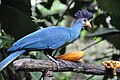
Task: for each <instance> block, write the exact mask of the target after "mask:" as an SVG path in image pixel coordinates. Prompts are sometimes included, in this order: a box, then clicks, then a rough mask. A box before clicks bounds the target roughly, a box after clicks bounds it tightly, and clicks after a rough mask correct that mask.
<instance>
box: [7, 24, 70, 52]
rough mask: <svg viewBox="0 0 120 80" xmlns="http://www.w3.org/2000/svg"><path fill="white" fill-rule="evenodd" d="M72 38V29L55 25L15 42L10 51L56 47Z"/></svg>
mask: <svg viewBox="0 0 120 80" xmlns="http://www.w3.org/2000/svg"><path fill="white" fill-rule="evenodd" d="M69 39H70V30H69V29H68V28H65V27H59V26H53V27H49V28H43V29H40V30H38V31H35V32H33V33H31V34H29V35H27V36H25V37H23V38H21V39H20V40H18V41H17V42H15V43H14V44H13V46H12V47H11V48H10V49H8V52H13V51H17V50H21V49H29V50H38V49H56V48H59V47H61V46H62V45H64V44H65V43H66V42H67V41H69Z"/></svg>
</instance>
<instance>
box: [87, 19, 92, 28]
mask: <svg viewBox="0 0 120 80" xmlns="http://www.w3.org/2000/svg"><path fill="white" fill-rule="evenodd" d="M86 26H87V27H89V28H90V29H91V28H92V26H91V24H90V22H89V21H87V22H86Z"/></svg>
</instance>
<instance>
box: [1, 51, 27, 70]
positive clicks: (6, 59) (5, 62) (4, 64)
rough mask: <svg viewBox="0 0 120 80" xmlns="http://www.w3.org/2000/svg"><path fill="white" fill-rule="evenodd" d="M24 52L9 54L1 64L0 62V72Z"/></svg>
mask: <svg viewBox="0 0 120 80" xmlns="http://www.w3.org/2000/svg"><path fill="white" fill-rule="evenodd" d="M25 52H26V50H21V51H16V52H13V53H12V54H10V55H9V56H8V57H7V58H5V59H4V60H3V61H2V62H0V71H2V70H3V69H4V68H5V67H6V66H7V65H8V64H10V63H11V62H12V61H13V60H14V59H16V58H17V57H18V56H20V55H21V54H23V53H25Z"/></svg>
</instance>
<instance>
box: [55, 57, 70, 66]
mask: <svg viewBox="0 0 120 80" xmlns="http://www.w3.org/2000/svg"><path fill="white" fill-rule="evenodd" d="M57 61H59V62H62V63H64V64H65V65H66V66H67V67H69V66H68V63H67V62H66V61H65V60H62V59H57Z"/></svg>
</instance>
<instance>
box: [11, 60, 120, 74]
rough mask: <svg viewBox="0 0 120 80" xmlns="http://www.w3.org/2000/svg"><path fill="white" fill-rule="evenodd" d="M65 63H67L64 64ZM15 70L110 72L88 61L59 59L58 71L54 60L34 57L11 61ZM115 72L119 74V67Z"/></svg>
mask: <svg viewBox="0 0 120 80" xmlns="http://www.w3.org/2000/svg"><path fill="white" fill-rule="evenodd" d="M65 62H66V63H67V65H66V64H65ZM13 65H14V66H15V68H16V70H18V71H41V72H44V71H53V72H66V71H67V72H69V71H71V72H78V73H84V74H94V75H104V74H107V73H112V71H111V70H108V69H106V68H105V67H104V66H95V65H93V64H88V63H82V62H80V63H75V62H70V61H60V64H59V67H60V69H59V71H58V70H57V66H56V64H55V63H54V62H52V61H49V60H35V59H29V58H25V59H19V60H16V61H14V62H13ZM116 72H117V74H120V68H117V69H116Z"/></svg>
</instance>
